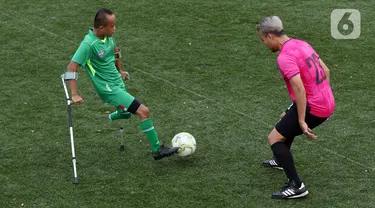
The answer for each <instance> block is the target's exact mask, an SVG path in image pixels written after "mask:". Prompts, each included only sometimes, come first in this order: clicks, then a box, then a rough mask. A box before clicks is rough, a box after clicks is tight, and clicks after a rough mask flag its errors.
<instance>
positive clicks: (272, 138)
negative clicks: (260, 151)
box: [268, 129, 284, 145]
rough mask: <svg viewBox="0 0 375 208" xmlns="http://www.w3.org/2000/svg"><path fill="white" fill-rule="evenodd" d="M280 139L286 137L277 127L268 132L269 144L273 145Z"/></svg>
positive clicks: (282, 139)
mask: <svg viewBox="0 0 375 208" xmlns="http://www.w3.org/2000/svg"><path fill="white" fill-rule="evenodd" d="M280 141H284V137H283V136H282V135H281V134H280V133H279V132H278V131H277V130H276V129H273V130H272V131H271V133H270V134H268V144H270V145H273V144H275V143H276V142H280Z"/></svg>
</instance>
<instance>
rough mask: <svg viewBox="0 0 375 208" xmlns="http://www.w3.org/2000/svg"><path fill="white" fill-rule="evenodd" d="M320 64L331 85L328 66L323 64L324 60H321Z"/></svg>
mask: <svg viewBox="0 0 375 208" xmlns="http://www.w3.org/2000/svg"><path fill="white" fill-rule="evenodd" d="M319 63H320V65H321V66H322V68H323V70H324V74H325V75H326V79H327V81H328V83H330V82H329V69H328V67H327V65H326V64H325V63H324V62H323V60H322V59H319Z"/></svg>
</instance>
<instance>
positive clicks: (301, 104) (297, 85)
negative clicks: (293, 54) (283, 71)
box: [290, 74, 316, 140]
mask: <svg viewBox="0 0 375 208" xmlns="http://www.w3.org/2000/svg"><path fill="white" fill-rule="evenodd" d="M290 84H291V85H292V88H293V92H294V97H295V99H296V100H295V102H296V104H297V111H298V122H299V125H300V126H301V129H302V132H303V133H304V134H305V135H306V136H307V138H309V139H311V140H313V139H316V136H315V135H314V134H312V130H311V129H310V128H309V127H308V126H307V124H306V121H305V116H306V105H307V101H306V91H305V87H304V86H303V82H302V79H301V76H300V74H297V75H295V76H294V77H292V78H291V79H290Z"/></svg>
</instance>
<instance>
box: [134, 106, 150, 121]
mask: <svg viewBox="0 0 375 208" xmlns="http://www.w3.org/2000/svg"><path fill="white" fill-rule="evenodd" d="M137 115H138V116H139V118H140V119H141V120H144V119H148V118H149V117H150V111H149V109H148V108H147V107H146V106H145V105H141V106H139V108H138V110H137Z"/></svg>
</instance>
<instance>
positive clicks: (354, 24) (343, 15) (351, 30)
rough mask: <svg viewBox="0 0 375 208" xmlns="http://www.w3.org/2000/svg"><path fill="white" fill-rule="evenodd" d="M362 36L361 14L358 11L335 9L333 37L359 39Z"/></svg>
mask: <svg viewBox="0 0 375 208" xmlns="http://www.w3.org/2000/svg"><path fill="white" fill-rule="evenodd" d="M360 35H361V13H360V12H359V11H358V10H356V9H335V10H333V11H332V13H331V36H332V37H333V38H335V39H357V38H359V36H360Z"/></svg>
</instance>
